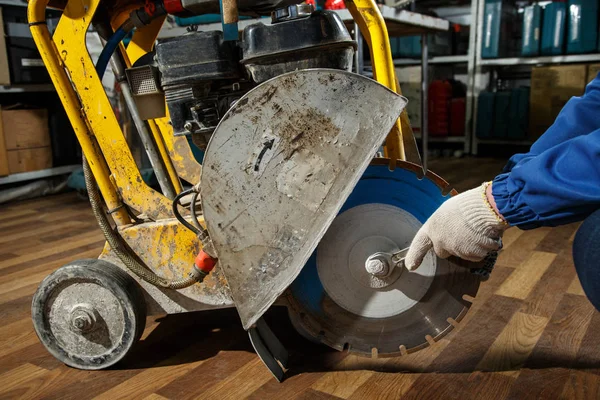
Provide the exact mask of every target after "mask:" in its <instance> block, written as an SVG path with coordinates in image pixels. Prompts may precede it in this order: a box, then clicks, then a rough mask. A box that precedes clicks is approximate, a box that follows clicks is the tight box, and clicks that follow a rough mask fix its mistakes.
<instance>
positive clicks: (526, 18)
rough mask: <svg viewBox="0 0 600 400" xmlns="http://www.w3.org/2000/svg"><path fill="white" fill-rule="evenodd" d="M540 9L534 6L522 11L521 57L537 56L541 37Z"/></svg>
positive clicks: (536, 5)
mask: <svg viewBox="0 0 600 400" xmlns="http://www.w3.org/2000/svg"><path fill="white" fill-rule="evenodd" d="M541 28H542V7H540V6H539V5H538V4H534V5H531V6H528V7H525V9H524V10H523V40H522V46H521V55H523V56H539V55H540V37H541V35H542V32H541Z"/></svg>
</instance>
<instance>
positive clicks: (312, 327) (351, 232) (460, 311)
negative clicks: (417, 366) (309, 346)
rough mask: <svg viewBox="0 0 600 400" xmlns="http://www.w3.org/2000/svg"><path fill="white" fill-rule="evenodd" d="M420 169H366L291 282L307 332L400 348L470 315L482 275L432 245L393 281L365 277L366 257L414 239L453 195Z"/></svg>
mask: <svg viewBox="0 0 600 400" xmlns="http://www.w3.org/2000/svg"><path fill="white" fill-rule="evenodd" d="M381 164H384V163H381ZM419 171H420V167H418V166H416V165H414V164H409V163H400V164H399V165H398V168H397V169H395V170H394V171H389V169H388V168H387V164H385V165H371V166H370V167H369V168H368V169H367V171H366V172H365V174H364V176H363V177H362V178H361V180H360V181H359V183H358V184H357V186H356V187H355V188H354V191H353V192H352V194H351V195H350V197H349V198H348V200H347V202H346V203H345V204H344V206H343V208H342V210H341V211H340V213H339V214H338V217H336V220H334V222H333V224H332V225H331V226H330V228H329V230H328V231H327V233H326V234H325V236H324V238H323V240H322V241H321V243H320V244H319V247H317V250H316V251H315V253H314V254H313V255H312V256H311V258H310V259H309V261H308V263H307V264H306V266H305V267H304V269H303V270H302V272H301V274H300V276H299V277H298V278H297V279H296V280H295V281H294V283H293V284H292V285H291V286H290V288H289V291H288V295H287V300H288V308H289V311H290V318H291V320H292V323H293V324H294V326H295V327H296V329H297V330H298V331H299V332H301V333H302V334H303V335H304V336H308V337H312V338H314V339H317V340H319V341H320V342H322V343H324V344H327V345H329V346H331V347H333V348H335V349H338V350H344V349H347V350H348V351H350V352H352V353H357V354H361V355H369V356H370V355H372V354H373V353H375V354H377V355H378V356H396V355H400V354H402V353H404V352H412V351H416V350H419V349H422V348H424V347H427V346H428V345H429V344H430V342H432V341H437V340H439V339H440V338H441V337H443V336H444V335H445V334H447V333H448V332H449V331H450V330H451V329H452V328H453V326H454V325H455V324H456V323H457V322H459V321H460V320H461V319H462V318H463V316H464V315H465V313H466V312H467V310H468V308H469V307H470V305H471V303H470V301H468V300H467V299H470V298H472V297H474V296H475V294H476V293H477V290H478V288H479V283H480V281H479V279H478V277H477V276H475V275H473V274H471V273H470V272H469V270H468V269H465V268H462V267H460V266H458V265H455V264H453V263H451V262H449V261H448V260H443V259H440V258H437V257H435V255H434V254H433V253H431V254H429V255H428V256H427V258H426V259H425V260H424V263H423V265H422V267H421V268H419V269H418V270H417V271H415V272H408V271H403V272H402V274H401V275H400V276H399V278H398V279H397V280H396V281H395V282H394V283H393V284H391V285H389V286H386V287H382V288H373V287H369V285H365V281H364V280H365V275H364V261H365V260H364V259H363V258H365V259H366V257H368V256H369V255H370V254H373V253H374V252H378V251H381V252H389V251H394V250H397V249H402V248H405V247H407V246H408V245H409V244H410V241H411V240H412V238H413V237H414V235H415V233H416V232H417V230H418V228H419V227H420V226H421V224H423V223H424V222H425V221H426V220H427V218H428V217H429V216H430V215H431V214H432V213H433V212H434V211H435V210H436V209H437V208H438V207H439V206H440V204H442V203H443V202H444V201H445V200H446V199H447V197H448V196H444V194H443V193H442V192H443V190H444V189H446V188H447V186H448V185H447V183H446V182H444V181H443V180H442V179H441V178H439V177H437V176H436V175H434V174H432V173H430V172H428V173H427V175H426V176H425V177H422V179H419V177H418V176H417V174H418V173H419ZM371 286H372V285H371ZM465 295H466V296H465Z"/></svg>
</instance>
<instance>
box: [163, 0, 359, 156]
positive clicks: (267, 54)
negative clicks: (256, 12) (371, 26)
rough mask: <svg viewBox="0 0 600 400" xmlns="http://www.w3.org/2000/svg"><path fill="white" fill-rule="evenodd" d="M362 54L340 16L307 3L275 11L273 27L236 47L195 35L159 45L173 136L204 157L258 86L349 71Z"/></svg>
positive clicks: (261, 27) (218, 37) (254, 30)
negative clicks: (185, 138) (315, 72)
mask: <svg viewBox="0 0 600 400" xmlns="http://www.w3.org/2000/svg"><path fill="white" fill-rule="evenodd" d="M355 48H356V43H355V42H354V41H353V40H352V38H351V37H350V34H349V33H348V30H347V29H346V27H345V26H344V24H343V22H342V20H341V19H340V18H339V16H338V15H337V14H335V13H334V12H331V11H315V12H313V10H312V6H310V5H306V4H302V5H294V6H289V7H286V8H283V9H279V10H276V11H275V12H273V14H272V25H265V24H263V23H260V22H259V23H256V24H252V25H250V26H248V27H246V28H245V29H244V31H243V33H242V38H241V40H239V41H237V42H232V41H224V40H223V34H222V32H220V31H212V32H198V31H196V30H191V31H190V32H188V33H186V34H184V35H182V36H180V37H176V38H170V39H165V40H162V41H159V42H158V43H157V45H156V55H155V65H156V68H157V69H158V79H159V82H160V87H161V88H162V91H164V95H165V99H166V103H167V107H168V110H169V114H170V118H171V124H172V126H173V132H174V134H175V135H191V136H192V138H193V141H194V143H195V144H196V145H197V146H198V147H199V148H201V149H203V150H204V149H205V148H206V146H207V144H208V140H209V139H210V136H211V134H212V133H213V131H214V129H215V128H216V126H217V124H218V123H219V121H220V119H221V118H222V117H223V116H224V115H225V113H226V112H227V110H229V108H230V107H231V106H232V105H233V104H235V102H236V101H237V100H238V99H239V98H240V97H242V96H243V95H244V94H245V93H246V92H248V91H249V90H251V89H252V88H253V87H255V86H256V85H258V84H260V83H261V82H264V81H266V80H268V79H271V78H273V77H275V76H278V75H281V74H284V73H286V72H291V71H295V70H300V69H307V68H334V69H342V70H347V71H350V70H351V68H352V59H353V55H354V50H355Z"/></svg>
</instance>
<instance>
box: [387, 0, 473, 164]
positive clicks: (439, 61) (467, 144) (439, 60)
mask: <svg viewBox="0 0 600 400" xmlns="http://www.w3.org/2000/svg"><path fill="white" fill-rule="evenodd" d="M478 6H479V3H478V1H477V0H472V1H471V7H470V20H471V21H475V19H476V17H477V10H478ZM448 25H449V23H448ZM476 36H477V30H476V29H473V27H471V29H470V31H469V46H468V53H467V54H466V55H452V56H440V57H432V58H430V59H429V62H428V63H429V64H433V65H444V64H446V65H450V64H467V85H466V86H467V96H466V104H465V106H466V107H465V108H466V110H465V121H466V123H465V134H464V136H448V137H430V138H429V142H430V143H463V151H464V152H465V153H467V154H468V153H469V152H470V151H471V141H472V132H473V129H472V128H471V126H470V121H472V120H473V111H474V103H473V94H474V93H475V89H474V87H473V84H474V80H473V73H474V71H475V46H476V43H477V38H476ZM394 65H395V66H396V67H403V66H417V65H421V62H419V60H416V59H414V58H405V59H396V60H394ZM422 83H423V82H422ZM422 93H426V91H425V90H422ZM423 153H425V150H424V151H423Z"/></svg>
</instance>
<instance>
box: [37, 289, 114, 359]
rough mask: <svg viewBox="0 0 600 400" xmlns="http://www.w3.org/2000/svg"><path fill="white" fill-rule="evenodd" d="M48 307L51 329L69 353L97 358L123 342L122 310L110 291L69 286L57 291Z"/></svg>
mask: <svg viewBox="0 0 600 400" xmlns="http://www.w3.org/2000/svg"><path fill="white" fill-rule="evenodd" d="M49 305H50V308H49V310H48V311H47V313H48V314H47V317H48V320H49V323H50V329H51V331H52V334H53V335H54V337H55V338H56V340H57V341H58V342H59V343H60V344H61V345H62V347H63V348H64V349H65V350H66V351H68V352H70V353H75V354H79V355H80V356H81V355H85V356H88V357H94V356H99V355H102V354H104V353H106V352H107V351H110V350H112V349H114V348H115V346H117V345H118V344H119V343H120V342H121V337H122V336H123V332H124V328H125V321H124V316H123V310H122V307H121V305H120V303H119V299H118V298H117V297H116V296H115V295H114V294H113V293H111V291H110V290H108V289H106V288H104V287H102V286H100V285H98V284H96V283H94V282H89V281H88V282H86V281H75V282H68V283H67V284H65V285H64V286H63V287H62V288H60V289H59V290H55V291H54V293H53V295H52V296H51V297H50V302H49Z"/></svg>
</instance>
